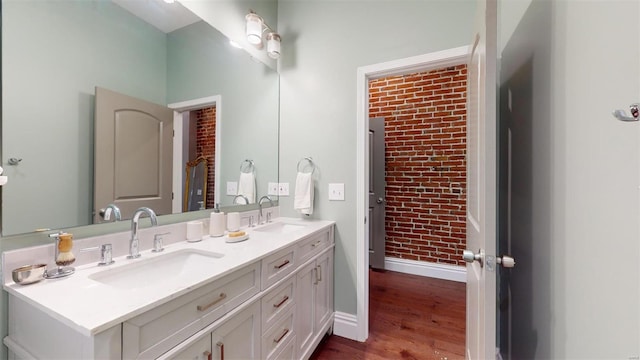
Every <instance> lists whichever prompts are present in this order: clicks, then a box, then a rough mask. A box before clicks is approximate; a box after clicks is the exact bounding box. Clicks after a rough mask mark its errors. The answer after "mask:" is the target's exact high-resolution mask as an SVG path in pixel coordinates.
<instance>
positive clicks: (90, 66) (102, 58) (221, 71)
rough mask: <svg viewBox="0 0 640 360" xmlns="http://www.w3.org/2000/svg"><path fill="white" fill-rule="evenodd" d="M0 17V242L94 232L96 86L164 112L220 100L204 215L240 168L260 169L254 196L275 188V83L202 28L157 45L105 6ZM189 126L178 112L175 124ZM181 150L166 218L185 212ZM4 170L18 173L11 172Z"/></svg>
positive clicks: (24, 10) (12, 6)
mask: <svg viewBox="0 0 640 360" xmlns="http://www.w3.org/2000/svg"><path fill="white" fill-rule="evenodd" d="M153 2H155V1H148V2H145V3H153ZM1 5H2V79H3V83H2V86H3V88H2V166H3V167H4V169H5V173H4V174H3V175H7V176H9V178H10V181H9V182H8V184H7V185H5V186H4V187H3V188H2V219H1V220H2V235H3V236H6V235H11V234H19V233H27V232H32V231H34V230H36V229H42V228H47V229H58V228H67V227H75V226H82V225H88V224H90V223H91V222H92V219H93V213H92V212H93V211H92V209H93V208H94V204H93V200H92V199H93V192H94V190H93V185H92V184H93V177H94V176H93V168H94V141H93V134H94V125H93V120H94V119H93V116H94V106H95V105H94V104H95V97H94V88H95V87H96V86H100V87H104V88H107V89H111V90H113V91H117V92H119V93H122V94H126V95H129V96H133V97H136V98H139V99H143V100H146V101H149V102H153V103H156V104H162V105H165V106H167V104H176V103H184V102H189V101H193V100H195V99H203V98H209V97H217V99H219V101H218V102H217V103H216V104H215V106H216V111H219V112H220V113H221V115H219V119H220V123H219V124H216V137H215V142H216V149H219V151H220V153H219V154H215V159H216V160H215V162H214V163H213V164H212V163H209V164H208V166H209V168H210V169H215V170H216V174H215V181H212V183H214V182H215V185H214V186H215V188H211V187H209V189H207V193H209V196H211V195H213V196H214V197H215V200H212V201H211V203H213V202H217V203H220V204H221V205H222V206H225V205H227V206H229V205H231V204H232V201H233V198H234V195H236V194H231V193H227V192H226V191H221V190H220V189H224V190H226V188H227V184H228V183H236V184H237V182H238V181H239V173H238V164H240V163H241V162H242V161H243V160H244V159H247V158H250V159H253V160H254V161H255V162H256V164H259V167H260V172H259V177H258V178H257V179H256V184H257V187H256V193H257V196H261V195H266V194H267V183H268V182H277V181H278V174H277V171H278V165H277V158H278V153H277V151H278V144H277V141H278V140H277V139H278V103H279V101H278V93H279V88H278V87H279V80H278V74H277V73H276V72H275V71H273V70H271V69H269V68H267V67H265V66H264V65H263V64H262V63H259V62H256V61H253V60H252V59H251V58H250V57H249V56H248V55H247V54H246V53H245V52H244V51H242V50H239V49H232V48H231V47H230V46H229V44H228V41H227V39H226V38H225V37H224V36H222V35H221V34H220V33H219V32H218V31H217V30H215V29H214V28H212V27H211V26H209V25H208V24H207V23H205V22H203V21H198V22H195V23H192V24H189V25H187V26H184V27H181V28H179V29H177V30H173V31H170V32H168V33H165V32H163V31H161V30H158V28H156V27H154V26H152V25H150V24H148V23H146V22H144V21H142V20H141V19H140V18H138V17H136V16H134V15H132V14H131V13H130V12H128V11H127V10H125V9H123V8H122V7H120V6H118V5H116V4H114V3H112V2H111V1H107V0H101V1H3V2H2V4H1ZM171 5H175V6H180V4H179V3H174V4H171ZM238 21H239V22H243V21H244V19H238ZM191 116H193V115H192V114H191V109H189V110H184V109H181V110H180V111H176V112H175V115H174V119H176V118H177V119H181V120H184V119H188V118H190V117H191ZM175 123H176V122H175V121H174V125H175ZM188 123H189V122H188V121H184V122H182V123H181V124H182V126H183V127H184V126H187V124H188ZM182 129H183V128H180V130H182ZM177 130H178V129H175V128H174V131H176V133H177V132H178V131H177ZM186 133H188V131H181V134H182V135H183V136H186V135H185V134H186ZM179 140H180V141H176V140H175V139H174V158H176V157H178V158H180V159H181V161H180V164H181V166H180V167H179V168H177V167H176V166H174V167H173V172H174V178H173V181H174V182H176V181H179V182H180V185H179V186H178V189H179V191H177V192H176V191H174V198H176V199H179V200H176V201H177V205H176V204H174V205H173V206H172V207H173V211H174V212H175V211H176V209H177V211H178V212H179V211H181V210H182V208H183V206H182V203H183V201H182V195H183V194H184V192H183V186H184V185H183V181H184V182H186V179H185V169H184V168H183V167H182V166H183V165H184V164H186V162H187V161H189V160H192V159H190V158H185V155H184V154H186V151H187V150H186V149H184V147H186V146H188V144H189V141H188V140H185V141H182V138H180V139H179ZM177 143H181V144H182V148H179V149H176V145H175V144H177ZM216 151H217V150H216ZM9 158H20V159H22V161H21V162H20V163H19V164H17V165H9V164H8V159H9ZM218 159H219V160H218ZM212 161H213V160H212ZM175 163H176V162H175V161H174V164H175ZM177 173H179V174H180V175H175V174H177ZM106 205H107V204H106V203H105V204H96V206H95V207H96V208H98V209H99V208H101V207H104V206H106ZM204 205H205V207H206V208H209V207H210V202H209V201H207V202H205V204H204ZM211 206H212V205H211ZM122 215H123V218H124V219H126V218H127V217H130V216H131V214H124V213H123V214H122ZM169 216H175V215H169ZM93 226H104V225H93Z"/></svg>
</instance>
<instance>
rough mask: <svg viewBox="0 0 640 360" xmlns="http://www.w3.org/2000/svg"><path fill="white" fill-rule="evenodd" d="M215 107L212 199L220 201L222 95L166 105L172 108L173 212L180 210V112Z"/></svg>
mask: <svg viewBox="0 0 640 360" xmlns="http://www.w3.org/2000/svg"><path fill="white" fill-rule="evenodd" d="M211 106H215V107H216V145H215V146H216V150H215V151H216V153H215V158H214V164H213V166H214V172H215V178H214V194H213V196H214V199H215V201H216V202H220V152H221V151H220V150H221V149H222V96H221V95H213V96H207V97H203V98H199V99H193V100H187V101H181V102H177V103H173V104H169V105H167V107H168V108H170V109H172V110H173V203H172V212H173V213H174V214H177V213H181V212H182V205H183V204H182V176H183V175H184V174H183V167H182V165H183V161H182V155H183V153H182V143H183V141H182V140H183V139H184V136H183V133H182V125H183V122H182V113H183V112H185V111H191V110H197V109H202V108H206V107H211Z"/></svg>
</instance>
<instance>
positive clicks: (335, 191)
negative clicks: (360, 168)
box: [329, 183, 344, 201]
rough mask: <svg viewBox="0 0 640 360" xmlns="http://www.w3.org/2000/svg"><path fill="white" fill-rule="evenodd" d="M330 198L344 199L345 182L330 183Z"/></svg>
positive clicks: (331, 199) (335, 199) (334, 199)
mask: <svg viewBox="0 0 640 360" xmlns="http://www.w3.org/2000/svg"><path fill="white" fill-rule="evenodd" d="M329 200H330V201H344V184H343V183H338V184H329Z"/></svg>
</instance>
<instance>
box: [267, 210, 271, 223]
mask: <svg viewBox="0 0 640 360" xmlns="http://www.w3.org/2000/svg"><path fill="white" fill-rule="evenodd" d="M267 222H268V223H270V222H271V211H269V212H267Z"/></svg>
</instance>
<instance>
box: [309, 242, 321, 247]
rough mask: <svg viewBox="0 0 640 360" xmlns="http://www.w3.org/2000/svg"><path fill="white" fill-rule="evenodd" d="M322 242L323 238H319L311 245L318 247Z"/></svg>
mask: <svg viewBox="0 0 640 360" xmlns="http://www.w3.org/2000/svg"><path fill="white" fill-rule="evenodd" d="M320 244H322V240H318V241H316V242H314V243H313V244H311V247H316V246H318V245H320Z"/></svg>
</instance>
